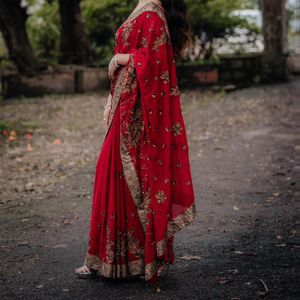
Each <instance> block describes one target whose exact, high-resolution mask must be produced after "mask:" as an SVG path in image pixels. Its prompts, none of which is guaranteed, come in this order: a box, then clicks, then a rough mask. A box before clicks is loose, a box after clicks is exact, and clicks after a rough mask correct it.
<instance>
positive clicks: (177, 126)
mask: <svg viewBox="0 0 300 300" xmlns="http://www.w3.org/2000/svg"><path fill="white" fill-rule="evenodd" d="M172 130H173V134H174V135H175V136H177V135H179V134H181V131H182V127H181V125H180V123H176V124H174V125H173V126H172Z"/></svg>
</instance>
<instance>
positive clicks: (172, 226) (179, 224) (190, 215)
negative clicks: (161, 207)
mask: <svg viewBox="0 0 300 300" xmlns="http://www.w3.org/2000/svg"><path fill="white" fill-rule="evenodd" d="M196 214H197V211H196V206H195V203H193V204H192V205H191V206H190V207H189V208H188V209H186V210H185V211H184V212H183V213H182V214H180V215H179V216H177V217H176V218H175V219H173V220H171V221H170V222H169V224H168V229H167V237H168V238H169V237H171V236H172V235H174V234H175V233H176V232H178V231H179V230H181V229H182V228H183V227H185V226H187V225H189V224H190V223H191V222H192V221H193V220H194V219H195V217H196Z"/></svg>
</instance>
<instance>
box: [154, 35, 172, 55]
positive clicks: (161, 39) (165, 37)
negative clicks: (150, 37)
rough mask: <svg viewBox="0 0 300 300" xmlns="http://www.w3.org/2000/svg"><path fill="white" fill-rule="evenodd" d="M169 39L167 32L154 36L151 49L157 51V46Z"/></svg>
mask: <svg viewBox="0 0 300 300" xmlns="http://www.w3.org/2000/svg"><path fill="white" fill-rule="evenodd" d="M168 40H169V37H168V34H167V33H166V32H163V33H162V34H161V35H160V36H158V37H157V38H156V40H155V41H154V44H153V48H152V49H153V50H156V51H158V48H159V47H160V46H162V45H164V44H166V43H167V42H168Z"/></svg>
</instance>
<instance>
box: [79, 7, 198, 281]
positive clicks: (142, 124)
mask: <svg viewBox="0 0 300 300" xmlns="http://www.w3.org/2000/svg"><path fill="white" fill-rule="evenodd" d="M115 53H128V54H130V58H129V61H128V63H127V65H126V66H124V67H121V68H119V69H118V71H117V73H116V74H115V79H114V80H113V82H112V87H111V94H112V109H111V113H110V117H109V126H108V129H107V132H106V136H105V139H104V142H103V145H102V149H101V152H100V155H99V158H98V162H97V166H96V174H95V183H94V194H93V207H92V214H91V223H90V237H89V248H88V253H87V255H86V259H85V264H86V265H87V266H88V267H90V268H93V269H97V270H99V272H100V274H101V275H103V276H105V277H109V278H126V277H129V276H134V275H144V276H145V280H146V281H156V279H157V271H158V268H159V267H160V266H162V265H164V264H172V263H174V252H173V242H174V234H175V233H176V232H177V231H179V230H181V229H182V228H183V227H185V226H187V225H189V224H190V223H191V222H192V221H193V220H194V218H195V216H196V207H195V203H194V192H193V184H192V178H191V172H190V164H189V155H188V143H187V137H186V130H185V125H184V121H183V117H182V113H181V106H180V93H179V88H178V86H177V77H176V65H175V59H174V54H173V49H172V45H171V39H170V36H169V33H168V27H167V22H166V18H165V14H164V11H163V10H162V8H161V7H160V6H158V5H157V4H155V3H151V2H150V3H148V4H146V5H144V6H143V7H142V8H141V9H139V10H138V11H136V12H135V13H134V14H132V15H131V16H130V17H129V18H128V20H127V21H125V22H124V23H123V25H122V26H121V27H120V28H119V29H118V31H117V33H116V47H115Z"/></svg>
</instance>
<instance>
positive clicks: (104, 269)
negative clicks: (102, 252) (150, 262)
mask: <svg viewBox="0 0 300 300" xmlns="http://www.w3.org/2000/svg"><path fill="white" fill-rule="evenodd" d="M84 263H85V265H86V266H87V267H88V268H91V269H94V270H97V271H99V273H100V275H102V276H104V277H107V278H128V277H129V276H134V275H141V274H144V272H145V268H144V266H145V263H144V259H138V260H135V261H130V262H127V263H124V264H113V263H106V262H103V261H101V260H100V259H99V257H98V256H96V255H91V254H89V253H88V254H87V255H86V258H85V261H84Z"/></svg>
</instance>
